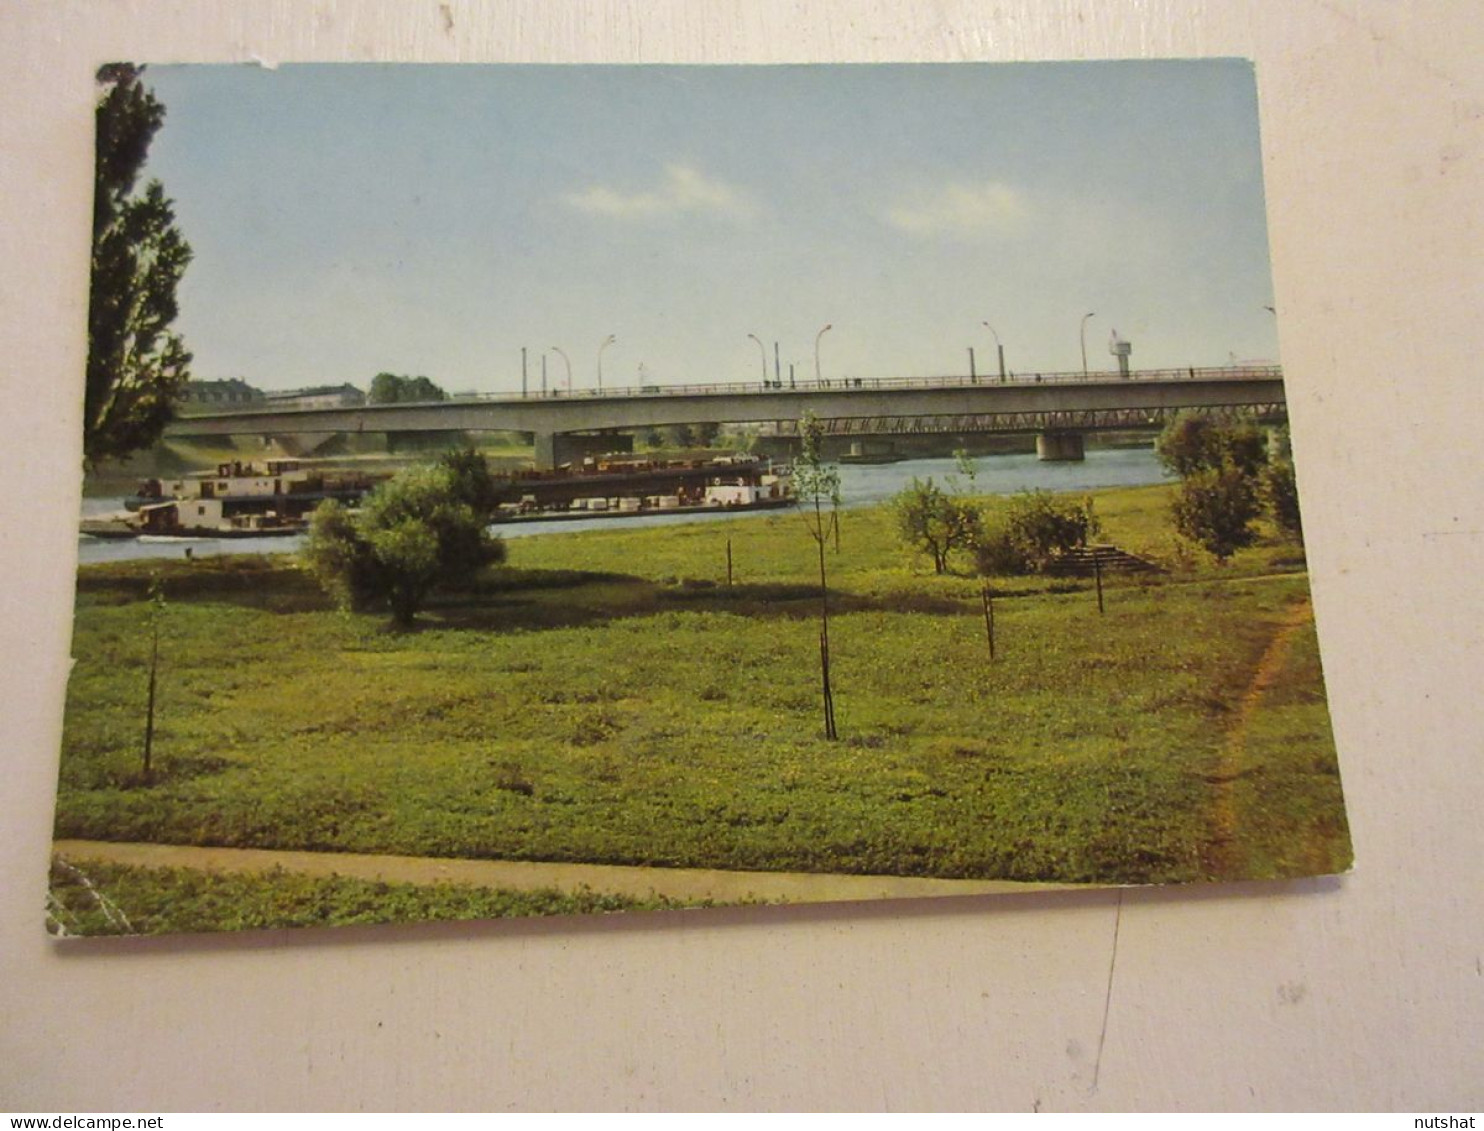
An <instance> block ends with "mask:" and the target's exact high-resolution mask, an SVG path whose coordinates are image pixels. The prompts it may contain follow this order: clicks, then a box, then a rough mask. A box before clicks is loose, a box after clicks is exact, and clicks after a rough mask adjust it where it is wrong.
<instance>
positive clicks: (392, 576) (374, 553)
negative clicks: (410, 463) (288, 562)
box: [304, 467, 505, 627]
mask: <svg viewBox="0 0 1484 1131" xmlns="http://www.w3.org/2000/svg"><path fill="white" fill-rule="evenodd" d="M462 491H463V487H461V485H460V483H459V480H458V476H457V474H456V473H455V472H454V471H453V470H451V469H449V468H448V467H423V468H413V469H411V470H409V471H404V472H402V473H401V474H400V475H398V476H396V477H395V478H393V479H391V480H388V481H387V482H386V483H384V484H382V485H381V486H380V487H378V488H377V489H376V490H375V491H373V492H371V494H369V495H368V496H366V500H365V503H364V505H363V507H362V509H361V511H360V513H359V514H354V515H352V514H351V513H350V512H349V511H347V510H345V508H343V507H341V506H340V505H339V504H338V503H336V502H334V501H333V500H330V501H327V502H325V503H323V504H321V505H320V507H319V509H318V510H316V511H315V513H314V517H313V519H312V520H311V521H310V526H309V542H308V544H307V545H306V546H305V549H304V561H305V564H306V565H307V566H308V568H309V571H310V573H311V574H312V575H313V576H314V577H315V579H316V580H317V581H318V582H319V583H320V584H321V585H322V586H323V587H324V588H325V590H326V592H328V593H329V594H330V595H331V596H333V597H334V598H335V599H336V601H337V602H339V603H340V604H341V605H342V606H343V607H346V608H352V609H370V608H377V607H382V608H386V609H389V610H390V612H391V614H392V619H393V621H395V622H396V623H397V624H399V625H402V626H404V627H405V626H407V625H410V624H411V623H412V619H413V617H415V616H416V615H417V612H418V610H419V609H420V608H421V607H422V605H423V602H424V601H425V600H426V598H427V596H428V594H429V593H430V592H431V591H432V590H433V589H435V588H439V587H443V588H451V587H456V586H458V585H462V584H467V583H468V582H469V581H470V580H472V579H473V577H474V575H475V574H476V573H477V572H478V571H479V570H480V569H482V568H483V567H484V566H486V565H491V564H493V563H495V562H499V561H503V560H504V558H505V544H504V542H502V541H501V540H500V539H498V538H493V537H491V536H490V535H489V533H488V532H487V531H486V530H485V520H484V518H483V517H482V516H481V515H479V514H478V513H477V512H476V511H475V510H474V508H473V507H472V506H470V505H469V503H468V502H466V501H464V499H463V498H462Z"/></svg>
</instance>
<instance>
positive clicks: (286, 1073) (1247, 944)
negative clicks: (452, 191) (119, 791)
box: [0, 0, 1484, 1112]
mask: <svg viewBox="0 0 1484 1131" xmlns="http://www.w3.org/2000/svg"><path fill="white" fill-rule="evenodd" d="M254 55H256V56H260V57H262V58H263V59H266V60H278V59H282V60H289V59H293V60H310V59H337V60H360V59H418V60H425V61H459V60H480V61H505V60H510V61H517V60H518V61H536V60H541V61H573V62H577V61H610V62H659V61H666V62H673V61H682V62H698V63H700V62H706V63H711V62H741V61H757V62H765V61H801V60H838V61H844V60H858V61H876V60H880V61H887V60H958V59H1007V60H1008V59H1052V58H1066V59H1081V58H1105V57H1107V58H1112V57H1147V56H1160V57H1185V56H1213V55H1226V56H1245V57H1250V58H1254V59H1255V60H1256V61H1257V67H1258V82H1259V92H1260V96H1261V102H1262V126H1263V139H1264V150H1265V155H1266V156H1265V160H1266V171H1267V189H1268V198H1269V210H1270V223H1271V233H1272V241H1273V262H1274V272H1275V277H1276V278H1275V282H1276V299H1277V306H1278V309H1279V311H1280V312H1281V319H1280V329H1281V335H1282V353H1283V360H1284V363H1285V365H1286V370H1287V375H1288V382H1289V398H1290V406H1291V410H1292V418H1293V431H1294V442H1295V447H1296V448H1297V450H1298V459H1299V466H1300V468H1301V471H1302V474H1303V494H1304V500H1303V501H1304V507H1305V518H1306V528H1307V531H1308V541H1309V547H1310V560H1311V564H1312V567H1313V571H1314V573H1313V581H1314V592H1315V601H1316V607H1317V611H1318V616H1319V624H1320V633H1321V639H1322V644H1323V650H1324V659H1325V666H1326V670H1327V675H1328V681H1329V692H1330V700H1331V704H1332V707H1333V710H1334V716H1335V727H1336V735H1337V739H1338V742H1339V747H1340V753H1341V762H1342V768H1343V773H1344V780H1345V785H1346V790H1347V793H1348V795H1349V803H1350V812H1351V821H1352V826H1353V832H1354V837H1355V844H1356V850H1357V857H1358V864H1357V868H1356V871H1355V872H1354V874H1353V875H1351V876H1348V877H1346V878H1344V879H1343V880H1334V881H1322V882H1310V883H1297V884H1283V885H1247V886H1240V887H1228V888H1219V889H1209V890H1205V891H1199V892H1189V891H1180V892H1175V891H1172V892H1159V891H1145V892H1131V893H1128V894H1126V895H1125V896H1124V897H1123V901H1122V919H1121V935H1120V940H1119V946H1118V952H1117V962H1116V969H1115V970H1114V977H1113V983H1112V992H1111V995H1109V996H1108V1000H1109V1008H1108V1012H1107V1019H1106V1034H1105V1038H1104V1035H1103V1030H1104V1000H1105V994H1106V990H1107V986H1108V973H1109V959H1110V948H1111V944H1112V941H1113V934H1114V918H1115V912H1116V906H1117V902H1118V897H1117V896H1116V895H1115V894H1113V893H1092V894H1086V895H1072V896H1020V897H1010V898H999V899H989V898H986V899H964V900H955V901H943V902H913V903H897V904H885V905H877V906H857V907H828V908H814V909H805V908H797V909H771V910H756V911H741V910H722V911H716V912H699V913H688V914H658V915H644V916H630V917H619V918H615V919H605V920H597V921H559V922H534V923H513V924H512V923H506V924H492V925H476V926H459V927H438V926H435V927H425V928H408V929H403V928H381V929H364V930H361V929H350V930H342V931H331V932H299V933H294V932H283V933H262V934H256V935H253V936H250V937H243V938H220V939H215V938H213V939H205V940H188V941H181V940H175V941H170V940H130V941H126V942H123V943H116V944H111V945H108V946H100V945H92V944H83V945H82V946H81V947H78V948H66V949H65V951H64V950H62V949H59V948H57V947H56V946H54V945H53V944H52V943H50V942H49V941H48V940H47V939H46V938H44V937H43V934H42V929H41V904H42V895H43V891H44V876H45V871H46V860H47V853H48V841H49V833H50V824H51V815H52V795H53V789H54V782H55V774H56V762H57V748H58V739H59V732H60V720H61V703H62V694H63V684H64V679H65V675H66V667H67V659H66V657H67V652H68V646H69V631H70V624H69V618H70V607H71V584H72V575H73V566H74V549H73V547H74V545H75V517H74V516H75V514H76V510H75V496H76V492H77V490H78V486H79V472H78V467H79V460H80V439H79V434H80V428H79V411H80V410H79V400H80V388H81V377H80V374H81V373H82V368H83V359H84V341H85V313H86V306H85V296H86V274H87V255H88V236H87V233H88V216H89V199H90V191H91V190H90V182H89V170H90V164H91V152H92V150H91V129H92V114H91V108H92V102H93V84H92V72H93V70H94V68H95V66H96V64H98V63H99V62H102V61H105V60H110V59H116V58H129V59H147V60H150V61H157V62H169V61H225V60H242V59H247V58H250V57H252V56H254ZM1481 58H1484V20H1481V19H1480V9H1479V7H1478V5H1477V4H1476V3H1472V2H1470V0H1453V2H1449V0H1431V2H1422V0H1414V2H1411V3H1406V4H1398V3H1389V2H1385V0H1370V2H1358V0H1312V2H1306V3H1299V2H1296V0H1246V2H1241V0H1230V2H1211V3H1198V2H1195V0H1096V2H1093V0H1086V2H1076V0H995V2H993V3H991V2H989V0H979V2H961V0H935V2H931V3H929V2H927V0H916V2H912V3H904V2H903V0H871V2H868V0H859V2H851V0H815V2H814V3H811V4H809V5H800V4H794V3H792V2H786V0H732V2H726V0H707V2H689V3H688V2H686V0H658V2H657V0H609V2H607V3H603V2H600V0H586V2H580V0H570V2H562V3H554V2H552V0H514V2H512V0H506V2H502V3H485V4H475V3H472V2H466V0H448V2H447V3H438V2H437V0H426V2H419V3H412V2H407V0H343V2H341V3H329V2H321V3H310V2H302V3H297V2H293V0H278V2H265V0H197V2H192V3H186V2H170V0H108V2H105V0H7V2H6V3H5V4H4V5H3V7H0V59H3V61H4V63H5V82H4V85H3V87H0V155H3V156H0V218H3V219H0V406H3V408H0V413H3V415H0V435H3V438H4V443H3V445H0V484H3V488H0V567H3V572H0V578H3V582H0V695H3V715H0V719H3V731H0V734H3V745H0V759H3V762H0V783H3V786H0V862H3V868H0V1109H11V1110H16V1109H20V1110H28V1109H29V1110H46V1111H53V1110H61V1111H66V1110H88V1109H94V1110H119V1111H125V1110H130V1109H133V1110H138V1111H141V1112H147V1111H153V1110H205V1109H216V1108H223V1109H228V1110H250V1109H259V1108H303V1109H315V1108H325V1109H355V1108H361V1107H365V1108H383V1109H385V1108H428V1109H445V1108H477V1109H504V1108H516V1109H530V1108H778V1107H792V1108H880V1107H885V1108H898V1109H900V1108H1019V1109H1028V1108H1031V1107H1032V1106H1034V1105H1040V1106H1041V1107H1042V1108H1044V1109H1094V1110H1097V1109H1121V1108H1207V1109H1228V1108H1232V1109H1247V1108H1254V1109H1261V1108H1361V1109H1386V1108H1396V1109H1426V1110H1430V1111H1448V1110H1453V1111H1458V1110H1478V1109H1479V1108H1480V1107H1484V1071H1481V1069H1484V1052H1481V1049H1484V882H1481V879H1480V868H1481V863H1484V790H1481V787H1480V778H1481V773H1484V741H1481V738H1484V724H1481V712H1480V709H1479V703H1480V692H1481V685H1480V673H1481V671H1484V631H1481V630H1484V600H1481V597H1480V583H1479V578H1480V573H1481V567H1484V560H1481V559H1484V514H1481V504H1484V459H1481V444H1480V440H1479V435H1480V429H1481V426H1484V394H1481V391H1480V390H1481V388H1484V372H1481V364H1480V358H1481V356H1484V332H1481V326H1484V237H1481V229H1480V218H1481V205H1480V201H1481V198H1484V146H1481V142H1484V67H1481V65H1480V59H1481ZM1100 1044H1101V1045H1102V1055H1101V1063H1100V1064H1099V1060H1098V1050H1099V1045H1100Z"/></svg>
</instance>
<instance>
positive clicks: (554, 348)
mask: <svg viewBox="0 0 1484 1131" xmlns="http://www.w3.org/2000/svg"><path fill="white" fill-rule="evenodd" d="M551 352H552V353H554V354H556V355H557V356H558V357H560V358H561V359H562V360H563V361H564V362H566V363H567V392H569V393H570V392H571V391H572V359H571V358H570V357H568V356H567V355H566V353H565V352H563V350H562V347H561V346H552V347H551Z"/></svg>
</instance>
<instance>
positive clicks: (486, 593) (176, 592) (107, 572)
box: [77, 555, 1018, 632]
mask: <svg viewBox="0 0 1484 1131" xmlns="http://www.w3.org/2000/svg"><path fill="white" fill-rule="evenodd" d="M156 575H158V576H159V578H160V579H161V582H162V584H163V587H164V591H165V597H166V600H167V601H173V602H181V603H187V602H210V603H218V604H229V605H237V606H240V607H244V608H251V609H258V610H262V611H266V612H274V613H306V612H329V611H332V610H333V609H334V608H335V605H334V603H333V602H332V601H331V600H330V598H329V597H328V596H326V595H325V593H324V592H323V591H322V590H321V589H320V587H319V586H318V585H317V584H316V583H315V581H314V579H313V578H312V577H311V576H310V575H309V574H308V573H307V572H306V571H305V570H303V569H300V568H299V567H298V566H297V565H296V564H295V563H294V562H293V561H292V559H290V560H287V561H280V560H271V559H266V558H262V557H254V556H249V555H241V556H235V557H225V556H224V557H213V558H208V559H201V560H198V561H193V562H186V561H180V562H174V561H172V562H163V563H161V562H143V563H142V562H125V563H116V564H110V565H106V566H94V567H88V568H86V569H84V570H80V571H79V572H78V581H77V591H78V594H79V596H80V597H86V598H88V599H89V600H90V601H91V602H92V603H97V604H130V603H134V602H142V601H146V600H148V599H149V592H150V585H151V583H152V579H153V578H154V576H156ZM996 595H997V596H1012V595H1018V594H1014V593H1011V592H1005V591H1000V592H998V593H997V594H996ZM818 611H819V590H818V588H817V587H816V586H814V585H812V584H810V583H807V582H754V583H746V584H737V585H725V584H722V583H720V582H716V581H712V580H709V579H697V578H683V579H680V580H678V581H675V582H674V583H663V582H657V581H653V580H649V579H646V578H642V577H638V576H635V575H632V574H626V573H614V572H606V571H598V570H575V569H549V570H538V569H519V568H513V567H508V566H501V567H496V568H493V569H491V570H488V571H487V572H486V573H485V574H484V575H482V576H481V577H480V578H479V579H478V580H477V581H475V582H474V583H473V584H472V585H470V586H468V587H466V588H464V589H462V590H460V591H458V592H443V593H434V594H433V595H432V596H430V597H429V599H428V600H427V601H426V602H425V604H424V608H423V611H422V612H421V613H420V614H419V616H418V619H417V621H416V622H415V623H414V624H413V626H412V627H411V628H409V629H401V630H398V629H397V628H396V627H395V626H393V625H391V624H390V620H389V619H388V630H389V631H408V632H419V631H428V630H446V629H470V630H477V631H485V632H488V631H500V630H517V631H532V630H539V629H546V628H574V627H584V626H589V625H593V624H600V623H603V622H606V621H612V620H618V619H624V618H629V617H647V616H654V615H656V614H660V613H665V612H702V613H731V614H734V615H736V616H744V617H756V618H771V619H782V620H800V619H805V618H809V617H813V616H816V615H817V614H818ZM830 611H831V612H832V613H835V614H841V613H858V612H890V613H922V614H926V615H929V616H958V615H962V614H963V613H964V612H965V611H966V606H965V605H964V604H963V603H962V602H959V601H955V600H953V599H950V598H947V597H942V596H935V595H933V594H928V593H909V594H903V593H898V594H892V595H889V596H873V595H866V594H857V593H849V592H841V591H839V590H834V589H832V590H831V591H830Z"/></svg>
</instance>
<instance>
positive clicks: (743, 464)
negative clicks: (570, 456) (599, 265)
mask: <svg viewBox="0 0 1484 1131" xmlns="http://www.w3.org/2000/svg"><path fill="white" fill-rule="evenodd" d="M496 501H497V509H496V512H495V516H494V521H495V522H496V523H503V522H553V521H559V520H564V519H574V518H625V517H629V516H634V515H641V514H682V513H696V512H704V511H738V510H769V509H774V508H777V507H784V506H788V505H790V504H791V503H792V502H793V493H792V489H791V486H790V481H789V475H788V473H787V471H786V470H784V469H780V468H775V467H774V466H773V465H772V463H770V462H767V461H763V460H760V459H758V458H756V457H754V456H742V455H739V456H722V457H720V458H717V459H710V460H646V459H635V458H633V457H618V456H612V457H601V458H588V459H586V460H584V461H583V462H582V463H581V464H578V465H571V464H569V465H567V466H565V467H561V468H558V469H557V470H555V471H527V472H517V473H516V474H515V475H512V476H510V477H509V478H507V479H505V480H503V481H501V482H499V484H498V487H497V495H496Z"/></svg>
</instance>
